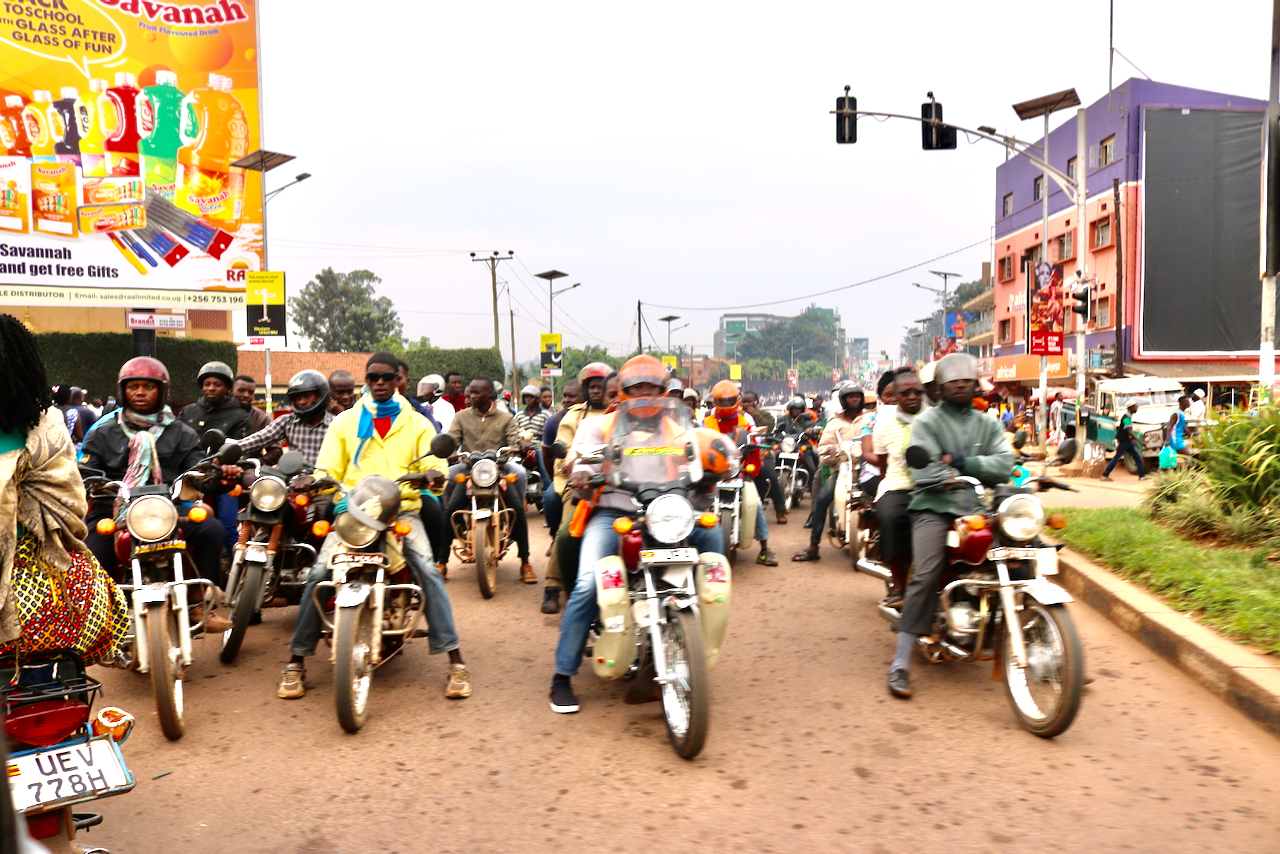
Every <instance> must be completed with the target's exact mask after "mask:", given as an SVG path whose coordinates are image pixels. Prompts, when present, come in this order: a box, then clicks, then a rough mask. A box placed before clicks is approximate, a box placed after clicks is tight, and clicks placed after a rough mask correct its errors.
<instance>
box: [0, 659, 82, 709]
mask: <svg viewBox="0 0 1280 854" xmlns="http://www.w3.org/2000/svg"><path fill="white" fill-rule="evenodd" d="M63 665H67V666H66V667H64V666H63ZM68 671H69V672H68ZM0 678H2V679H3V680H4V682H3V684H2V685H0V698H3V700H4V705H5V711H6V712H8V711H10V710H12V709H14V708H17V707H18V706H25V705H28V704H30V703H37V702H40V701H42V700H57V699H61V698H65V697H70V696H72V695H81V699H82V700H83V702H85V703H86V704H87V705H90V706H92V705H93V702H94V700H95V699H96V697H97V694H98V692H99V691H101V690H102V683H100V682H98V681H97V680H96V679H93V678H92V677H90V676H89V675H88V674H87V673H85V665H84V661H83V660H82V659H81V657H80V655H79V654H78V653H77V652H75V651H74V650H69V649H59V650H52V651H49V652H39V653H33V654H32V655H31V656H29V657H25V658H24V657H22V656H19V655H16V654H10V655H4V656H0Z"/></svg>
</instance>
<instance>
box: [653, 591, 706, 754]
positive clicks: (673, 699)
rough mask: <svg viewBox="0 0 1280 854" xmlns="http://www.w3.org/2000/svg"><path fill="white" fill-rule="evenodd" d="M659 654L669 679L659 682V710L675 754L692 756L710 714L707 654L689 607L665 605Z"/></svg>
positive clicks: (699, 745) (703, 740) (701, 740)
mask: <svg viewBox="0 0 1280 854" xmlns="http://www.w3.org/2000/svg"><path fill="white" fill-rule="evenodd" d="M661 634H662V647H663V648H662V655H663V659H664V660H665V661H666V665H667V668H666V669H667V673H668V674H669V675H670V676H671V677H672V680H671V681H670V682H668V683H667V684H665V685H663V686H662V713H663V717H664V719H665V721H666V724H667V737H668V738H669V739H670V740H671V746H672V747H673V748H674V749H675V751H676V755H677V756H679V757H680V758H681V759H693V758H694V757H695V756H697V755H698V754H699V753H701V752H702V746H703V745H704V744H705V743H706V741H707V727H708V726H709V724H710V718H711V697H710V696H709V694H710V684H709V679H708V676H707V654H706V650H705V648H704V646H703V642H702V627H701V626H700V625H698V617H697V615H696V614H694V613H693V612H692V611H682V610H679V609H676V608H668V609H667V615H666V620H665V621H664V622H663V624H662V631H661Z"/></svg>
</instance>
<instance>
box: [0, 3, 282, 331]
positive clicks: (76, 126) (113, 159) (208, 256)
mask: <svg viewBox="0 0 1280 854" xmlns="http://www.w3.org/2000/svg"><path fill="white" fill-rule="evenodd" d="M256 18H257V16H256V9H255V4H254V2H253V0H218V2H209V3H181V2H177V3H160V2H147V0H0V305H41V304H43V305H81V306H88V305H121V304H125V303H123V302H122V300H123V301H127V304H131V305H147V304H150V303H149V302H147V301H146V300H147V298H148V295H149V294H150V295H151V296H152V297H153V298H154V302H155V304H157V305H168V306H175V307H179V306H182V307H194V308H199V307H205V308H232V307H239V306H243V304H244V295H243V288H244V281H243V279H244V275H245V273H246V272H248V271H253V270H261V269H262V205H261V191H260V184H259V178H260V173H258V172H254V171H246V170H244V169H242V168H239V167H236V166H233V165H232V164H233V163H234V162H235V161H236V160H238V159H240V158H242V157H244V156H245V155H246V154H249V153H250V152H252V151H255V150H257V148H258V145H259V139H258V136H259V135H258V127H259V124H258V109H259V104H258V55H257V20H256ZM139 300H143V301H141V302H140V301H139Z"/></svg>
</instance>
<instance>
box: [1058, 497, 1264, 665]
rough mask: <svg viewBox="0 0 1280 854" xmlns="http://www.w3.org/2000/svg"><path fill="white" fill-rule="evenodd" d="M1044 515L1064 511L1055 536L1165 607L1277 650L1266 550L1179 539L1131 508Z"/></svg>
mask: <svg viewBox="0 0 1280 854" xmlns="http://www.w3.org/2000/svg"><path fill="white" fill-rule="evenodd" d="M1049 512H1055V513H1063V514H1065V515H1066V516H1067V520H1068V521H1067V527H1066V528H1065V529H1063V530H1062V531H1059V532H1056V536H1059V537H1061V538H1062V539H1063V540H1064V541H1065V542H1066V543H1067V545H1068V546H1070V547H1071V548H1072V549H1074V550H1076V551H1078V552H1080V553H1081V554H1083V555H1086V556H1087V557H1089V558H1090V559H1092V560H1095V561H1097V562H1098V563H1100V564H1102V565H1103V566H1106V567H1107V568H1108V569H1110V570H1112V571H1114V572H1115V573H1116V574H1117V575H1120V576H1121V577H1123V578H1126V579H1128V580H1130V581H1134V582H1137V583H1138V584H1141V585H1142V586H1143V587H1146V588H1147V589H1148V590H1151V591H1152V592H1154V593H1158V594H1159V595H1161V596H1163V597H1165V599H1166V601H1167V602H1168V604H1169V607H1171V608H1174V609H1176V610H1179V611H1196V612H1198V613H1199V615H1200V617H1201V619H1202V620H1203V622H1204V623H1205V624H1207V625H1210V626H1213V627H1214V628H1215V629H1217V630H1219V631H1220V632H1222V633H1223V634H1225V635H1227V636H1229V637H1232V638H1234V639H1236V640H1240V641H1244V642H1246V643H1249V644H1252V645H1254V646H1256V647H1259V648H1261V649H1263V650H1265V651H1267V652H1268V653H1272V654H1276V653H1280V567H1277V566H1276V565H1275V564H1274V563H1272V562H1270V561H1269V560H1268V555H1269V554H1271V552H1269V549H1268V548H1267V547H1260V548H1252V549H1250V548H1239V547H1234V546H1224V547H1214V546H1211V545H1207V544H1206V543H1204V542H1199V543H1197V542H1193V541H1190V540H1185V539H1183V538H1182V537H1180V536H1178V535H1177V534H1175V533H1172V532H1171V531H1170V530H1169V529H1168V528H1164V527H1161V526H1160V525H1158V524H1156V523H1155V522H1153V521H1151V519H1150V518H1149V517H1148V516H1147V515H1146V513H1144V512H1143V511H1142V510H1138V509H1135V508H1126V507H1108V508H1104V509H1099V510H1085V509H1081V508H1074V507H1072V508H1065V509H1059V510H1052V511H1049ZM1193 527H1194V526H1193Z"/></svg>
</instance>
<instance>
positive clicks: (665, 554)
mask: <svg viewBox="0 0 1280 854" xmlns="http://www.w3.org/2000/svg"><path fill="white" fill-rule="evenodd" d="M640 560H642V561H644V562H645V563H697V562H698V550H697V549H648V550H646V551H642V552H640Z"/></svg>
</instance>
